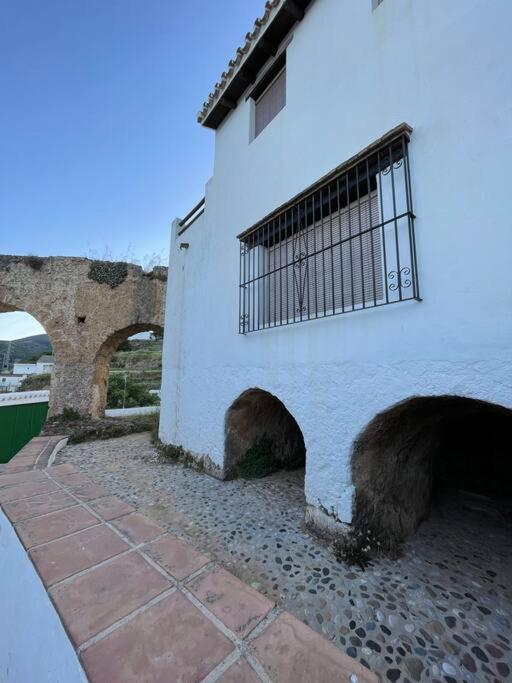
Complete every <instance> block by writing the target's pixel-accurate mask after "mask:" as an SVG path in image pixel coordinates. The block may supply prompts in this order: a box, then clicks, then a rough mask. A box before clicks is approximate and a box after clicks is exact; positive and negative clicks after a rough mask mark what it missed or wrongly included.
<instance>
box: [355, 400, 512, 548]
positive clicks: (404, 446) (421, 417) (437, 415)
mask: <svg viewBox="0 0 512 683" xmlns="http://www.w3.org/2000/svg"><path fill="white" fill-rule="evenodd" d="M510 434H512V410H510V409H508V408H505V407H504V406H500V405H497V404H494V403H488V402H486V401H481V400H478V399H473V398H466V397H463V396H451V395H442V396H415V397H411V398H408V399H406V400H404V401H401V402H400V403H397V404H395V405H393V406H391V407H390V408H388V409H387V410H384V411H383V412H381V413H379V414H377V415H376V416H375V417H374V418H373V419H372V420H371V421H370V422H369V424H368V425H367V426H366V427H365V428H364V429H363V431H362V432H361V434H360V435H359V436H358V437H357V439H356V440H355V442H354V447H353V452H352V461H351V467H352V481H353V484H354V488H355V496H354V502H353V518H352V524H353V528H354V530H356V531H358V532H361V533H367V532H370V534H371V535H372V536H373V537H374V538H379V539H380V540H381V541H382V542H384V543H385V544H389V545H390V546H393V545H395V544H396V543H399V542H401V541H402V540H403V539H404V538H405V537H407V536H408V535H410V534H412V533H413V532H414V531H415V529H416V528H417V527H418V525H419V524H420V523H421V521H422V520H423V519H425V518H426V517H428V515H429V513H430V509H431V504H432V501H433V499H435V498H436V497H437V496H439V494H440V493H442V491H443V489H450V490H454V489H455V488H456V489H459V490H460V489H469V490H471V491H474V492H475V493H477V494H478V493H480V494H483V495H486V496H497V497H500V496H509V495H510V493H509V492H510V486H511V484H512V456H511V455H510Z"/></svg>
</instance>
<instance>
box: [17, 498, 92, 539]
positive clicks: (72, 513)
mask: <svg viewBox="0 0 512 683" xmlns="http://www.w3.org/2000/svg"><path fill="white" fill-rule="evenodd" d="M95 524H99V521H98V518H97V517H95V516H94V515H92V514H91V513H90V512H88V511H87V510H86V509H85V508H82V507H71V508H67V509H66V510H58V511H57V512H50V513H49V514H47V515H44V516H43V517H33V518H32V519H27V520H25V521H24V522H18V523H17V524H16V531H17V532H18V536H19V537H20V538H21V540H22V542H23V545H24V546H25V548H31V547H32V546H33V545H40V544H42V543H48V541H53V540H55V539H56V538H61V537H62V536H67V535H68V534H72V533H74V532H75V531H81V530H82V529H87V527H90V526H94V525H95Z"/></svg>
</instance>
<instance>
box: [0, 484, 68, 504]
mask: <svg viewBox="0 0 512 683" xmlns="http://www.w3.org/2000/svg"><path fill="white" fill-rule="evenodd" d="M53 491H58V486H57V484H55V483H54V482H53V481H50V480H47V481H41V482H33V483H27V484H16V485H14V486H8V487H7V488H5V489H2V490H1V491H0V503H8V502H10V501H11V500H19V499H20V498H29V497H30V496H37V495H38V494H41V493H52V492H53Z"/></svg>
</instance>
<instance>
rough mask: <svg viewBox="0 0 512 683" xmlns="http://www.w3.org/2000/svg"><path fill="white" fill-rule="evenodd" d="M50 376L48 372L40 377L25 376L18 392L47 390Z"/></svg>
mask: <svg viewBox="0 0 512 683" xmlns="http://www.w3.org/2000/svg"><path fill="white" fill-rule="evenodd" d="M51 380H52V376H51V374H50V373H49V372H45V373H42V374H40V375H27V377H25V379H24V380H22V382H21V384H20V391H39V390H41V389H49V388H50V382H51Z"/></svg>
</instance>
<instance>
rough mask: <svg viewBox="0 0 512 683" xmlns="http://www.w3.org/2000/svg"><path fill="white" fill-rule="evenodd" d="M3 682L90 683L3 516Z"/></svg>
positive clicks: (0, 595) (0, 573)
mask: <svg viewBox="0 0 512 683" xmlns="http://www.w3.org/2000/svg"><path fill="white" fill-rule="evenodd" d="M0 681H2V683H34V681H37V683H86V682H87V678H86V677H85V674H84V672H83V669H82V667H81V665H80V663H79V661H78V657H77V655H76V653H75V651H74V649H73V647H72V645H71V643H70V641H69V639H68V637H67V635H66V632H65V631H64V627H63V626H62V623H61V621H60V619H59V617H58V615H57V612H56V611H55V608H54V607H53V605H52V603H51V602H50V598H49V597H48V594H47V593H46V590H45V588H44V586H43V584H42V583H41V580H40V578H39V577H38V575H37V573H36V570H35V569H34V566H33V565H32V562H31V561H30V559H29V557H28V555H27V553H26V552H25V550H24V549H23V546H22V545H21V543H20V541H19V540H18V537H17V536H16V532H15V531H14V529H13V528H12V526H11V524H10V522H9V520H8V519H7V517H6V516H5V515H4V513H3V512H2V511H1V510H0Z"/></svg>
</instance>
